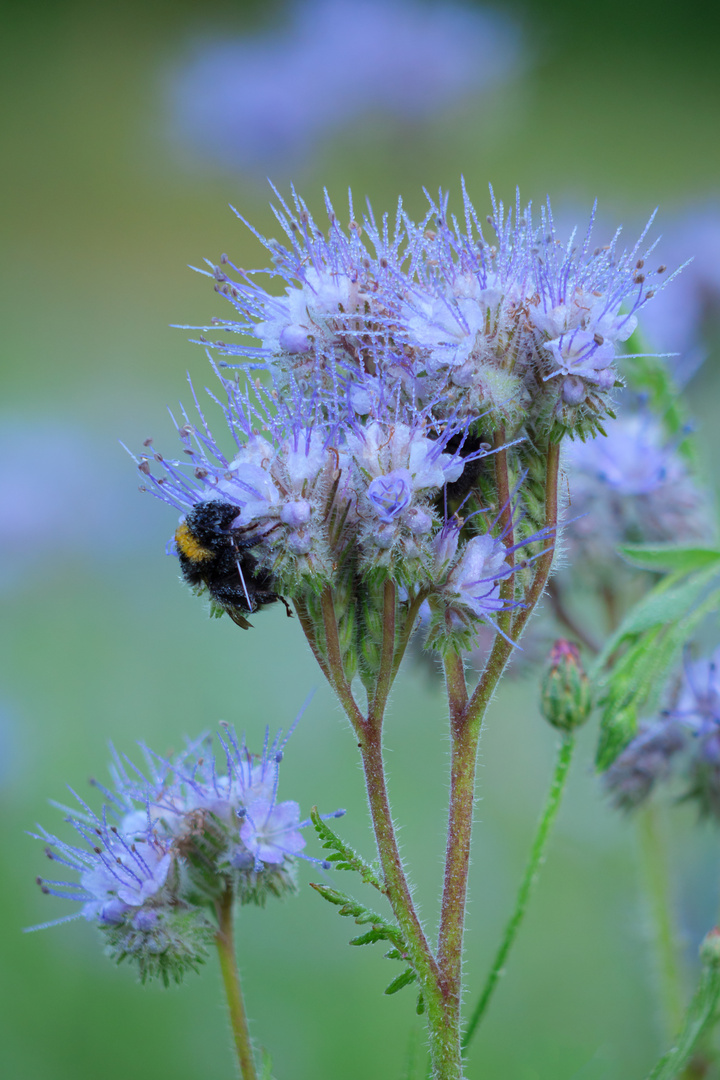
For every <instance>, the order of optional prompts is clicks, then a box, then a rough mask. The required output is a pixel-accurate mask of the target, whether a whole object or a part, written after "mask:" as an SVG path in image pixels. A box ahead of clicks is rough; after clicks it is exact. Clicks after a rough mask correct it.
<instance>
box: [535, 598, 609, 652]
mask: <svg viewBox="0 0 720 1080" xmlns="http://www.w3.org/2000/svg"><path fill="white" fill-rule="evenodd" d="M547 591H548V596H549V597H550V603H551V604H552V609H553V614H554V615H555V618H556V619H557V621H558V622H559V623H560V624H561V626H564V627H565V629H566V630H569V631H570V633H571V634H572V636H573V637H576V638H577V639H578V641H579V642H580V644H581V645H584V646H585V648H586V649H587V650H588V652H591V653H592V654H593V656H597V655H598V653H599V652H600V646H599V645H598V643H597V642H596V641H595V639H594V638H592V637H591V636H590V635H589V634H588V633H587V632H586V630H585V628H584V627H583V626H581V625H580V623H579V622H578V621H577V619H575V618H574V617H573V616H572V615H571V614H570V612H569V611H568V609H567V608H566V607H565V601H564V599H563V595H562V592H561V591H560V588H559V587H558V585H557V584H556V582H555V581H554V580H553V581H549V582H548V587H547Z"/></svg>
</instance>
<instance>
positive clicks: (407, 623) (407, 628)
mask: <svg viewBox="0 0 720 1080" xmlns="http://www.w3.org/2000/svg"><path fill="white" fill-rule="evenodd" d="M426 599H427V592H426V591H424V590H423V589H419V590H418V592H417V593H416V595H415V596H414V597H413V599H412V600H411V601H410V603H409V604H408V609H407V612H406V614H405V620H404V623H403V628H402V631H401V633H400V636H399V639H398V641H397V644H396V647H395V659H394V660H393V669H392V677H393V679H395V676H396V675H397V673H398V671H399V670H400V665H401V664H402V662H403V657H404V656H405V650H406V649H407V647H408V644H409V642H410V638H411V637H412V632H413V630H414V629H415V623H416V622H417V617H418V612H419V611H420V607H421V606H422V603H423V601H424V600H426Z"/></svg>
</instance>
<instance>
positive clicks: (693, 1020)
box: [648, 958, 720, 1080]
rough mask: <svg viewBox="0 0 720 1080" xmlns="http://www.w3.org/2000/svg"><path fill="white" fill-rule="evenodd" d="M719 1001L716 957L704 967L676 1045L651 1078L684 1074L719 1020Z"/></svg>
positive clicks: (658, 1079) (672, 1078) (672, 1079)
mask: <svg viewBox="0 0 720 1080" xmlns="http://www.w3.org/2000/svg"><path fill="white" fill-rule="evenodd" d="M718 1003H720V963H718V960H717V958H715V959H713V960H710V961H709V962H707V963H705V964H704V966H703V969H702V973H701V975H700V982H699V984H698V988H697V990H696V991H695V995H694V997H693V999H692V1001H691V1002H690V1005H689V1007H688V1010H687V1014H686V1016H685V1022H684V1024H683V1027H682V1030H681V1031H680V1034H679V1035H678V1037H677V1039H676V1040H675V1045H674V1046H673V1047H672V1048H671V1049H670V1050H669V1051H668V1052H667V1054H665V1055H664V1056H663V1057H662V1058H661V1059H660V1061H658V1063H657V1065H656V1066H655V1068H654V1069H653V1071H652V1072H651V1073H650V1075H649V1077H648V1080H676V1078H677V1077H679V1076H680V1075H681V1072H682V1070H683V1069H684V1068H685V1066H686V1065H688V1064H689V1062H690V1061H691V1059H692V1056H693V1053H694V1052H695V1049H696V1048H697V1046H698V1043H699V1042H700V1040H701V1039H702V1037H703V1035H705V1034H706V1033H707V1032H709V1031H710V1030H711V1029H712V1026H713V1024H714V1023H715V1022H716V1021H717V1010H718ZM686 1075H690V1074H686Z"/></svg>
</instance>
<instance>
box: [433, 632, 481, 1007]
mask: <svg viewBox="0 0 720 1080" xmlns="http://www.w3.org/2000/svg"><path fill="white" fill-rule="evenodd" d="M445 683H446V687H447V694H448V703H449V706H450V731H451V737H452V765H451V773H450V808H449V813H448V829H447V844H446V852H445V880H444V885H443V898H442V914H441V919H440V935H439V942H438V963H439V965H440V970H441V971H442V974H443V978H444V981H445V985H446V987H447V996H448V1004H449V1006H450V1008H451V1009H452V1011H453V1014H454V1017H456V1018H458V1020H459V1013H460V979H461V972H462V949H463V933H464V927H465V904H466V900H467V874H468V867H469V864H470V840H471V835H472V824H473V806H474V799H475V761H476V756H477V743H478V737H479V733H480V732H479V727H477V726H471V725H469V724H467V723H465V719H464V716H465V708H466V706H467V700H468V696H467V688H466V685H465V672H464V670H463V663H462V658H461V657H460V656H458V655H457V653H452V654H450V655H449V656H447V657H446V659H445Z"/></svg>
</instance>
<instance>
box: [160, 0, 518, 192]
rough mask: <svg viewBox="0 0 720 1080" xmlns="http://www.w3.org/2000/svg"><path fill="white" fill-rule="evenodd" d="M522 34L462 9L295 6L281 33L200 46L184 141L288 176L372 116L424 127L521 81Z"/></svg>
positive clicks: (181, 77) (226, 160)
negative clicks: (287, 170) (326, 141)
mask: <svg viewBox="0 0 720 1080" xmlns="http://www.w3.org/2000/svg"><path fill="white" fill-rule="evenodd" d="M521 56H522V51H521V46H520V37H519V33H518V30H517V27H516V26H515V24H514V23H513V22H512V21H511V20H510V19H509V18H507V17H506V16H504V15H502V14H501V13H500V12H498V11H492V10H483V9H478V8H475V7H471V6H469V5H466V4H464V3H457V2H454V0H450V2H444V3H439V4H432V5H431V4H424V3H420V2H418V0H295V2H294V3H290V4H289V6H288V9H287V16H286V20H285V22H284V24H283V25H282V26H281V27H278V26H275V27H272V28H270V29H266V30H263V31H260V32H258V33H256V34H254V35H252V36H250V35H249V36H247V37H244V38H237V39H235V40H212V39H210V40H208V41H206V42H203V43H200V44H198V45H197V46H196V47H195V49H194V51H193V52H192V53H191V55H190V56H189V58H188V59H187V60H186V61H185V63H184V65H183V66H182V67H180V68H178V69H177V70H176V71H175V73H174V74H173V76H172V79H171V82H170V87H169V92H170V107H171V125H172V129H173V132H174V134H175V137H176V139H177V140H178V142H181V143H183V144H185V146H187V147H189V148H191V149H192V150H193V151H194V152H195V153H196V154H197V155H200V156H204V155H207V156H210V157H211V158H212V159H214V160H216V161H219V162H220V163H221V164H222V165H224V166H228V167H231V168H246V169H257V170H260V171H262V170H264V169H266V168H268V167H271V168H275V169H277V168H278V167H282V166H284V165H286V164H289V163H291V162H293V161H294V162H297V161H302V160H304V159H306V158H307V157H308V156H309V154H310V153H311V152H312V151H313V150H314V149H315V147H316V146H317V144H318V142H319V141H320V140H321V139H323V138H324V137H326V136H327V135H331V134H333V133H334V132H336V131H340V130H345V129H346V128H347V125H348V124H351V123H352V122H353V121H355V120H357V119H359V118H361V117H363V116H365V115H373V114H382V115H383V116H385V117H387V116H392V117H393V118H394V119H395V120H396V121H398V122H407V121H408V120H423V119H425V118H427V117H431V116H433V115H436V114H438V113H441V112H442V110H443V109H446V108H447V107H448V106H450V105H452V104H454V103H455V102H457V101H460V100H462V99H463V98H467V97H469V96H471V95H473V94H478V93H482V92H483V91H485V90H487V89H488V88H490V87H492V86H494V85H496V84H498V83H499V82H502V81H503V80H505V79H507V78H508V77H510V76H512V75H514V74H515V73H516V71H517V69H518V68H519V66H520V62H521Z"/></svg>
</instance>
